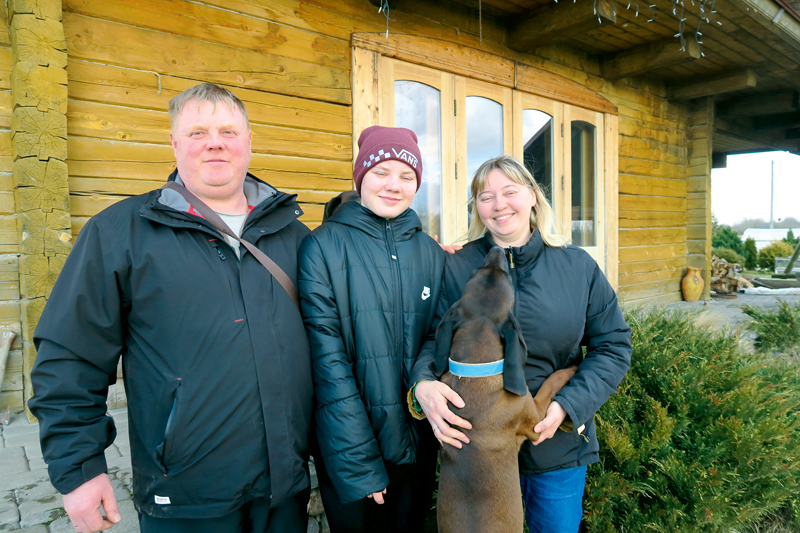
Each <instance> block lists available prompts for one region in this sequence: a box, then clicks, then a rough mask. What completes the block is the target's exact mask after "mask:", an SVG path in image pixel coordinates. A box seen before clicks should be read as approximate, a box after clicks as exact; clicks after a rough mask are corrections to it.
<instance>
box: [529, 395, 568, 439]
mask: <svg viewBox="0 0 800 533" xmlns="http://www.w3.org/2000/svg"><path fill="white" fill-rule="evenodd" d="M565 418H567V412H566V411H565V410H564V408H563V407H561V404H560V403H558V402H550V406H549V407H548V408H547V415H546V416H545V417H544V420H542V421H541V422H539V423H538V424H536V427H534V428H533V431H535V432H536V433H539V439H538V440H535V441H533V445H534V446H536V445H537V444H541V443H542V442H544V441H546V440H547V439H549V438H550V437H552V436H553V435H555V433H556V430H557V429H558V426H560V425H561V423H562V422H563V421H564V419H565Z"/></svg>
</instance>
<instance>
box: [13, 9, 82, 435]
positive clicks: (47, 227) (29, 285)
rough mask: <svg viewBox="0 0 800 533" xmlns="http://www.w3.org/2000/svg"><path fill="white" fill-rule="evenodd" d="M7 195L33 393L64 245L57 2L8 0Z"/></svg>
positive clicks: (27, 387) (65, 189) (62, 68)
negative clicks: (38, 343) (43, 323)
mask: <svg viewBox="0 0 800 533" xmlns="http://www.w3.org/2000/svg"><path fill="white" fill-rule="evenodd" d="M8 9H9V20H10V29H11V45H12V51H13V59H14V67H13V71H12V74H11V90H12V100H13V109H14V112H13V115H12V119H11V145H12V155H13V158H14V198H15V201H16V212H17V230H18V236H19V244H20V247H19V250H20V254H21V255H20V260H19V276H20V299H21V301H20V308H21V310H22V343H23V344H22V350H23V360H22V375H23V395H24V401H25V409H26V412H27V414H28V418H29V419H30V420H33V416H32V415H31V413H30V411H29V410H28V408H27V402H28V400H29V399H30V398H31V396H32V394H33V391H32V388H31V381H30V372H31V367H32V366H33V362H34V360H35V358H36V349H35V348H34V346H33V332H34V330H35V329H36V324H37V323H38V321H39V317H40V316H41V313H42V310H43V309H44V304H45V301H46V299H47V297H48V296H49V295H50V291H51V290H52V288H53V284H54V283H55V280H56V278H57V277H58V273H59V272H60V271H61V267H62V265H63V264H64V261H65V260H66V257H67V254H69V251H70V239H71V236H72V230H71V225H70V216H69V186H68V181H67V164H66V163H65V161H66V159H67V116H66V113H67V71H66V66H67V47H66V41H65V39H64V26H63V24H62V22H61V0H10V1H9V8H8Z"/></svg>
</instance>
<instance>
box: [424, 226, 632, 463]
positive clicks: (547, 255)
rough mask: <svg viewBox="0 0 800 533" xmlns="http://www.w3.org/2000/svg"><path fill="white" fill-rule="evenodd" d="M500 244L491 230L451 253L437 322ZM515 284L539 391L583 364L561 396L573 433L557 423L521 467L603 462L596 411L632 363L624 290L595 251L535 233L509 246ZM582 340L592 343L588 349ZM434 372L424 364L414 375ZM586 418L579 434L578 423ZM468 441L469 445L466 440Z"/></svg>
mask: <svg viewBox="0 0 800 533" xmlns="http://www.w3.org/2000/svg"><path fill="white" fill-rule="evenodd" d="M492 246H495V243H494V242H493V241H492V238H491V235H490V234H489V233H488V232H487V233H486V235H484V236H483V237H482V238H480V239H478V240H476V241H473V242H470V243H468V244H467V245H466V246H464V248H463V249H462V250H460V251H458V252H456V254H455V255H448V256H447V260H446V262H445V270H444V276H443V280H442V294H441V296H440V298H439V305H438V311H437V318H436V322H435V324H436V325H438V323H439V320H440V319H441V317H442V316H443V315H444V313H445V312H446V311H447V310H448V309H449V308H450V305H451V304H453V303H455V302H456V301H458V300H459V299H460V298H461V293H462V290H463V288H464V284H465V283H466V281H467V278H469V276H470V274H471V273H472V271H473V270H475V269H476V268H478V267H479V266H481V264H482V263H483V258H484V256H485V255H486V254H487V253H488V252H489V250H490V249H491V248H492ZM506 258H507V259H509V266H510V272H511V278H512V281H513V284H514V295H515V301H514V314H515V315H516V318H517V321H518V322H519V324H520V328H521V329H522V336H523V338H524V339H525V344H526V345H527V347H528V360H527V362H526V365H525V378H526V381H527V383H528V388H529V389H530V391H531V393H532V394H534V395H535V394H536V391H538V390H539V387H540V386H541V385H542V382H543V381H544V380H545V379H546V378H547V376H549V375H550V374H552V373H553V372H554V371H556V370H558V369H561V368H565V367H567V366H570V365H572V364H579V366H578V372H577V373H576V374H575V376H574V377H573V378H572V380H571V381H570V383H569V385H567V386H566V387H564V388H563V389H562V390H561V392H559V393H558V394H557V395H556V397H555V398H554V399H555V400H556V401H558V402H559V403H560V404H561V405H562V406H563V407H564V409H565V410H566V412H567V415H568V416H569V417H570V419H571V420H572V422H573V423H574V425H575V429H576V430H574V431H573V432H572V433H565V432H564V431H561V430H558V431H556V433H555V435H554V436H553V437H552V438H551V439H548V440H546V441H544V442H543V443H541V444H539V445H538V446H536V447H534V446H533V445H532V444H531V443H530V442H529V441H526V442H525V444H524V445H523V447H522V450H521V451H520V455H519V459H520V472H521V473H523V474H526V475H530V474H540V473H543V472H548V471H552V470H558V469H560V468H572V467H576V466H582V465H586V464H590V463H594V462H597V460H598V451H599V447H598V444H597V435H596V432H595V426H594V422H593V417H594V414H595V412H597V410H598V409H600V407H601V406H602V405H603V403H605V401H606V400H607V399H608V397H609V396H611V394H613V393H614V391H615V390H616V388H617V386H618V385H619V383H620V382H621V381H622V378H623V377H624V376H625V373H626V372H627V371H628V369H629V368H630V360H631V330H630V328H629V327H628V325H627V324H626V323H625V319H624V318H623V316H622V311H621V310H620V308H619V305H618V303H617V296H616V294H615V293H614V290H613V289H612V288H611V285H610V284H609V283H608V280H607V279H606V277H605V275H603V272H602V271H601V270H600V268H599V267H598V265H597V263H596V262H595V261H594V259H592V258H591V256H589V254H587V253H586V252H585V251H584V250H581V249H580V248H578V247H575V246H566V247H563V248H552V247H549V246H546V245H545V244H544V242H543V241H542V237H541V234H540V233H539V232H538V231H534V234H533V236H532V237H531V239H530V240H529V241H528V243H527V244H525V245H524V246H522V247H519V248H508V249H506ZM581 346H585V347H586V350H587V351H586V357H585V358H584V357H583V355H582V350H581ZM434 350H435V341H434V340H433V339H432V338H430V337H429V340H428V342H426V343H425V347H424V348H423V350H422V353H421V354H420V363H422V362H423V361H432V360H433V354H434ZM421 379H435V378H434V376H433V374H432V372H431V370H430V368H429V367H427V366H426V365H423V364H419V365H418V366H417V367H416V369H415V373H414V375H412V381H414V382H416V381H419V380H421ZM582 425H585V426H586V427H585V429H584V430H583V431H582V432H581V434H578V431H577V429H578V428H580V426H582ZM467 446H469V445H467Z"/></svg>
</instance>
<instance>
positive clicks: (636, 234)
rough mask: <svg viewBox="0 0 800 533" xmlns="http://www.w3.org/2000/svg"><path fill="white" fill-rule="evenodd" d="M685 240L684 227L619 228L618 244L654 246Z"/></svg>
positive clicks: (683, 241)
mask: <svg viewBox="0 0 800 533" xmlns="http://www.w3.org/2000/svg"><path fill="white" fill-rule="evenodd" d="M685 242H686V228H648V229H621V230H620V232H619V245H620V246H621V247H622V246H656V245H660V244H680V243H685Z"/></svg>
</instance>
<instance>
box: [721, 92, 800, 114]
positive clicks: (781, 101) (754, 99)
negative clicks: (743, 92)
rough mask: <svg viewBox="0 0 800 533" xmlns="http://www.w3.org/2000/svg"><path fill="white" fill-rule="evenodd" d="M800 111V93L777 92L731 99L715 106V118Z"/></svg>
mask: <svg viewBox="0 0 800 533" xmlns="http://www.w3.org/2000/svg"><path fill="white" fill-rule="evenodd" d="M790 111H800V92H798V91H777V92H768V93H762V94H754V95H750V96H745V97H741V98H733V99H731V100H727V101H725V102H720V103H718V104H717V110H716V116H717V117H719V118H727V117H757V116H759V115H770V114H774V113H788V112H790Z"/></svg>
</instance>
